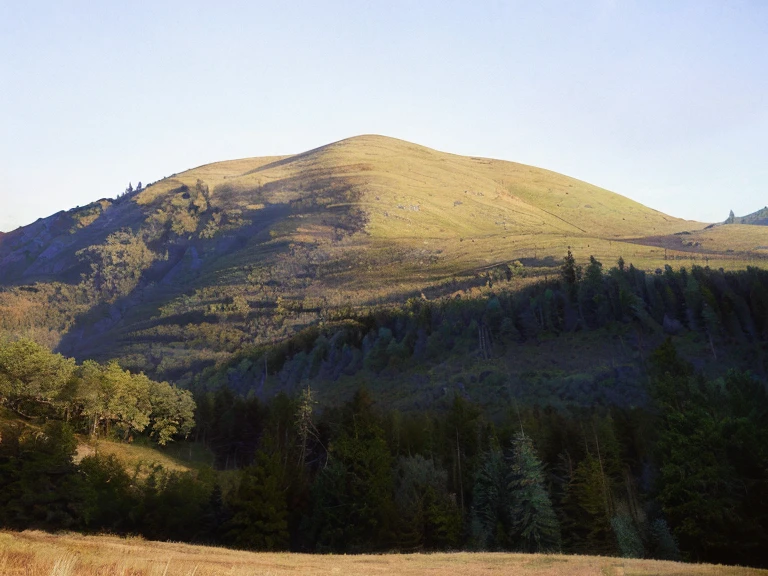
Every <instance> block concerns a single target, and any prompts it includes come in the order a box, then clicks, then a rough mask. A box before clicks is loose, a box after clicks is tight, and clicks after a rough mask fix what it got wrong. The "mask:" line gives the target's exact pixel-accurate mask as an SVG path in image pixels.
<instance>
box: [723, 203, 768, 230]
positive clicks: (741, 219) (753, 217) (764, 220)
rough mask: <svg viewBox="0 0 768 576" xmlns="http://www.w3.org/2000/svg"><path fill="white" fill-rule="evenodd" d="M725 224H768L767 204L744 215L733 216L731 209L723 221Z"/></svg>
mask: <svg viewBox="0 0 768 576" xmlns="http://www.w3.org/2000/svg"><path fill="white" fill-rule="evenodd" d="M725 224H751V225H754V226H768V206H766V207H765V208H761V209H760V210H758V211H757V212H753V213H752V214H747V215H746V216H734V214H733V211H731V215H730V216H729V217H728V219H727V220H726V221H725Z"/></svg>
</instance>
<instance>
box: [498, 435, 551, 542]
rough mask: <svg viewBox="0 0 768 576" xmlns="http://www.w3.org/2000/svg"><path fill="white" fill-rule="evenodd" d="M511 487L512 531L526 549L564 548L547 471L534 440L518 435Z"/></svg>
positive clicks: (513, 455) (509, 484)
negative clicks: (548, 491) (545, 473)
mask: <svg viewBox="0 0 768 576" xmlns="http://www.w3.org/2000/svg"><path fill="white" fill-rule="evenodd" d="M510 472H511V474H510V479H509V483H508V488H509V491H510V493H511V497H512V502H511V504H512V511H511V512H512V513H511V516H512V530H513V533H514V537H515V540H516V542H517V543H518V545H519V547H520V548H521V549H522V550H523V551H525V552H535V553H539V552H554V551H559V549H560V524H559V522H558V520H557V516H556V515H555V511H554V509H553V508H552V502H551V500H550V498H549V494H548V493H547V489H546V487H545V485H544V471H543V467H542V464H541V461H540V460H539V458H538V456H537V455H536V452H535V450H534V448H533V443H532V442H531V439H530V438H528V437H526V436H525V435H524V434H518V435H517V436H516V437H515V439H514V442H513V452H512V466H511V470H510Z"/></svg>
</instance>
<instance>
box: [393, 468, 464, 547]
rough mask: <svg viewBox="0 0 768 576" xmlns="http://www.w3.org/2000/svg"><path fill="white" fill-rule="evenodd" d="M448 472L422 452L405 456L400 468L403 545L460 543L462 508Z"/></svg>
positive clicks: (397, 501)
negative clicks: (457, 500) (449, 487)
mask: <svg viewBox="0 0 768 576" xmlns="http://www.w3.org/2000/svg"><path fill="white" fill-rule="evenodd" d="M447 483H448V474H447V473H446V471H445V470H444V469H442V468H441V467H439V466H438V465H436V464H435V462H434V461H432V460H427V459H425V458H424V457H423V456H422V455H420V454H417V455H415V456H401V457H400V458H399V459H398V462H397V468H396V490H395V494H396V496H395V505H396V507H397V517H398V523H397V540H398V545H399V547H400V548H401V549H405V550H413V549H427V550H441V549H452V548H456V547H457V546H458V545H459V541H460V536H461V511H460V510H459V508H458V506H457V504H456V498H455V495H451V494H449V493H448V491H447Z"/></svg>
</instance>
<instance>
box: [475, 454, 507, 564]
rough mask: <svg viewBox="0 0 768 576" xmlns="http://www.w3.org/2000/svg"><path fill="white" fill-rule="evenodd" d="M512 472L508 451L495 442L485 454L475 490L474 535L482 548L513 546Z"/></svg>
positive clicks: (478, 471) (476, 544)
mask: <svg viewBox="0 0 768 576" xmlns="http://www.w3.org/2000/svg"><path fill="white" fill-rule="evenodd" d="M508 476H509V474H508V470H507V462H506V460H505V458H504V453H503V452H502V451H501V448H499V447H498V445H496V446H493V447H492V448H491V449H490V450H489V451H488V452H486V453H485V454H484V455H483V457H482V461H481V463H480V466H479V468H478V470H477V475H476V478H475V484H474V487H473V490H472V520H471V522H472V523H471V532H472V539H473V540H474V541H475V546H477V547H478V548H480V549H481V550H499V549H508V548H509V547H510V532H511V529H512V526H511V517H510V512H511V509H512V502H511V499H510V492H509V490H508Z"/></svg>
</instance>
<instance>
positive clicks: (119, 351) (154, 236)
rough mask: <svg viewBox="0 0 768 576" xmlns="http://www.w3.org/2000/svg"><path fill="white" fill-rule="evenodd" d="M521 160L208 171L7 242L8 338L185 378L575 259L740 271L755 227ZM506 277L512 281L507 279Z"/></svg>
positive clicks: (382, 146)
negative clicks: (678, 209)
mask: <svg viewBox="0 0 768 576" xmlns="http://www.w3.org/2000/svg"><path fill="white" fill-rule="evenodd" d="M704 227H705V225H704V224H702V223H697V222H691V221H684V220H680V219H677V218H673V217H670V216H666V215H664V214H662V213H660V212H657V211H655V210H652V209H650V208H647V207H645V206H642V205H641V204H638V203H637V202H634V201H632V200H629V199H627V198H625V197H623V196H620V195H618V194H614V193H611V192H609V191H607V190H603V189H601V188H598V187H595V186H592V185H590V184H587V183H585V182H581V181H578V180H575V179H573V178H569V177H566V176H563V175H560V174H556V173H554V172H550V171H547V170H543V169H540V168H534V167H531V166H525V165H521V164H516V163H513V162H506V161H499V160H492V159H487V158H474V157H463V156H456V155H453V154H447V153H443V152H438V151H435V150H431V149H429V148H425V147H422V146H417V145H415V144H410V143H408V142H404V141H401V140H396V139H392V138H385V137H381V136H359V137H355V138H350V139H347V140H342V141H340V142H336V143H333V144H330V145H327V146H323V147H321V148H317V149H315V150H310V151H308V152H304V153H301V154H297V155H293V156H275V157H264V158H249V159H241V160H233V161H227V162H218V163H214V164H208V165H205V166H201V167H198V168H195V169H192V170H188V171H186V172H183V173H181V174H176V175H174V176H172V177H169V178H166V179H163V180H161V181H160V182H157V183H154V184H152V185H150V186H147V187H146V188H142V189H139V190H136V191H134V192H132V193H131V194H128V195H125V196H122V197H120V198H118V199H116V200H107V199H102V200H99V201H97V202H94V203H92V204H90V205H88V206H85V207H81V208H76V209H73V210H70V211H68V212H60V213H57V214H54V215H53V216H50V217H48V218H44V219H40V220H38V221H37V222H35V223H33V224H30V225H29V226H26V227H23V228H20V229H18V230H15V231H13V232H10V233H8V234H5V235H3V236H0V278H2V280H1V281H0V282H1V283H2V292H0V312H2V314H1V315H0V318H1V319H0V330H2V331H3V332H5V333H12V334H14V335H19V334H23V335H27V336H30V337H32V338H34V339H36V340H38V341H40V342H43V343H46V344H47V345H49V346H51V347H57V348H58V349H59V350H60V351H62V352H63V353H65V354H68V355H73V356H76V357H79V358H82V357H85V356H88V357H95V358H96V359H107V358H119V359H120V361H121V362H122V363H123V364H124V365H125V366H126V367H129V368H132V369H134V370H143V371H145V372H147V373H148V374H150V375H151V376H153V377H157V378H172V379H174V380H176V381H179V382H188V381H189V380H190V379H191V378H192V377H193V376H194V375H195V374H196V373H199V371H200V370H201V369H202V368H204V367H205V366H210V365H213V364H216V363H221V362H223V361H225V360H227V359H229V358H231V357H232V354H233V353H234V352H235V351H236V350H238V349H240V348H241V347H242V346H243V345H246V344H247V345H254V344H256V345H258V344H264V343H269V342H275V341H279V340H281V339H284V338H286V337H289V336H291V335H293V334H296V333H297V332H298V331H300V330H302V329H304V328H306V327H308V326H313V325H319V324H322V323H323V322H326V321H327V320H328V319H329V318H331V317H334V316H338V315H339V314H344V313H345V311H349V310H361V309H368V308H371V307H374V306H386V305H388V304H391V303H401V302H403V301H405V300H406V299H408V298H409V297H419V298H420V297H424V298H427V299H434V298H438V297H441V296H445V295H450V294H453V293H456V291H457V290H464V289H467V288H471V287H472V286H484V285H486V284H487V283H488V281H489V279H490V278H491V277H492V276H493V275H494V274H498V273H504V274H507V275H509V272H508V271H509V269H510V266H512V268H514V272H515V275H516V277H518V278H519V279H520V282H521V283H523V284H524V283H525V281H526V279H529V278H532V277H537V276H546V275H552V274H553V273H555V272H556V267H557V266H559V264H560V262H561V261H562V257H563V255H564V254H565V252H566V250H567V248H568V246H571V247H573V249H574V253H576V254H577V255H578V256H579V257H580V258H582V259H583V260H586V258H587V256H588V255H590V254H594V255H595V256H597V257H598V258H600V259H602V260H603V261H606V262H613V261H615V260H616V259H617V258H618V257H619V256H623V257H624V258H625V260H627V261H628V262H632V263H634V264H635V266H637V267H639V268H641V269H643V268H644V269H648V270H654V269H656V268H661V267H663V265H664V264H666V263H668V262H669V261H670V260H672V261H675V262H677V261H684V262H691V263H702V264H705V263H706V264H708V265H710V266H712V267H724V268H727V269H730V268H743V267H744V266H746V265H747V264H749V263H750V262H755V261H757V262H762V261H763V260H762V259H763V258H764V256H765V254H764V251H763V250H762V247H764V246H768V235H766V234H764V232H766V231H765V230H762V229H757V228H752V227H749V228H748V229H744V230H742V229H740V228H739V229H738V230H737V229H735V228H734V229H728V230H727V233H724V232H721V231H719V230H704ZM500 271H501V272H500Z"/></svg>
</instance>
